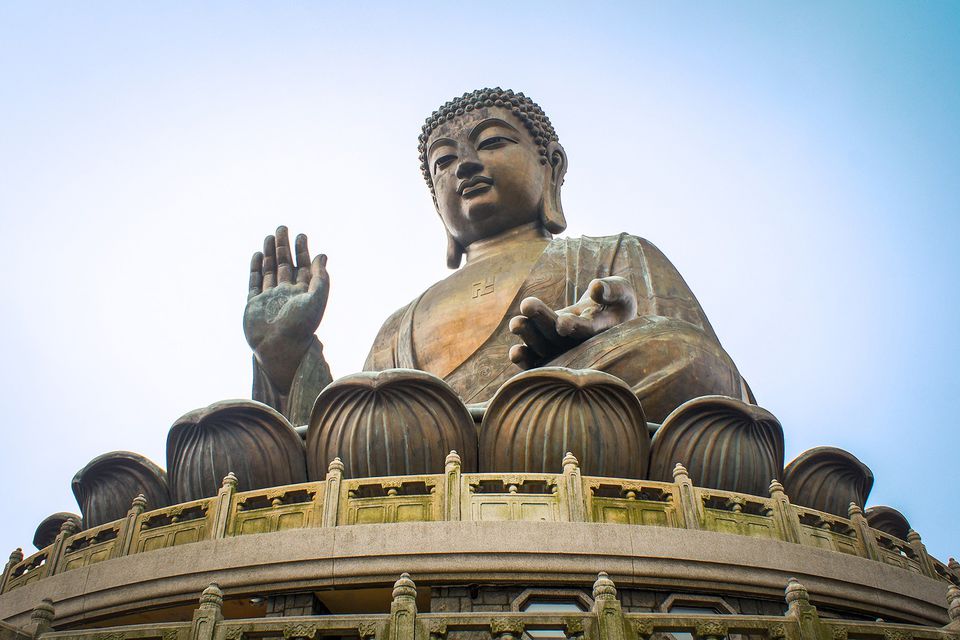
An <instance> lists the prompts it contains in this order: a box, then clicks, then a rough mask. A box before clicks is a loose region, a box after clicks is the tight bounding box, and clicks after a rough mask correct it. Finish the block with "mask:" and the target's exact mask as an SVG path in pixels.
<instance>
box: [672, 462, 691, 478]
mask: <svg viewBox="0 0 960 640" xmlns="http://www.w3.org/2000/svg"><path fill="white" fill-rule="evenodd" d="M680 476H687V477H689V474H688V473H687V468H686V467H685V466H683V465H682V464H680V463H679V462H678V463H677V466H675V467H674V468H673V479H674V480H676V479H678V478H679V477H680Z"/></svg>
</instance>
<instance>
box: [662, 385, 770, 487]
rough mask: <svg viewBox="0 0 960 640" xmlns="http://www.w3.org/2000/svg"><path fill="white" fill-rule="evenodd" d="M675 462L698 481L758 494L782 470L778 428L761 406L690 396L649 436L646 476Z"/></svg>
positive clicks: (666, 471)
mask: <svg viewBox="0 0 960 640" xmlns="http://www.w3.org/2000/svg"><path fill="white" fill-rule="evenodd" d="M677 463H679V464H682V465H683V466H684V467H686V468H687V471H688V472H689V473H690V477H691V478H692V479H693V480H694V481H695V482H696V483H697V484H699V485H700V486H703V487H710V488H713V489H723V490H724V491H738V492H743V493H752V494H754V495H758V494H761V493H764V492H765V491H766V489H767V487H769V486H770V481H771V480H774V479H776V478H779V477H781V476H782V475H783V429H782V428H781V427H780V423H779V422H778V421H777V419H776V418H775V417H774V416H773V414H771V413H770V412H769V411H767V410H766V409H761V408H760V407H757V406H754V405H749V404H747V403H745V402H742V401H740V400H736V399H734V398H727V397H723V396H707V397H702V398H696V399H695V400H690V401H689V402H686V403H684V404H683V405H681V406H680V407H678V408H677V409H676V410H675V411H674V412H673V413H671V414H670V415H669V416H667V419H666V420H665V421H664V423H663V425H662V426H661V427H660V429H658V430H657V433H656V435H654V437H653V452H652V454H651V462H650V479H651V480H660V481H662V482H668V481H669V480H670V479H671V478H672V477H673V468H674V466H675V465H676V464H677Z"/></svg>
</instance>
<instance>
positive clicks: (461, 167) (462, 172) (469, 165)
mask: <svg viewBox="0 0 960 640" xmlns="http://www.w3.org/2000/svg"><path fill="white" fill-rule="evenodd" d="M481 171H483V164H482V163H481V162H480V158H478V157H477V152H476V151H474V150H472V149H471V150H469V151H465V152H461V155H460V160H459V163H458V164H457V177H458V178H460V179H463V178H469V177H471V176H475V175H477V174H478V173H480V172H481Z"/></svg>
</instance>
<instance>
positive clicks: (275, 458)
mask: <svg viewBox="0 0 960 640" xmlns="http://www.w3.org/2000/svg"><path fill="white" fill-rule="evenodd" d="M167 468H168V469H169V470H170V493H171V494H172V496H173V498H174V500H175V501H176V502H177V503H180V502H188V501H190V500H198V499H200V498H208V497H211V496H215V495H217V491H218V490H219V488H220V484H221V483H222V482H223V478H224V476H226V475H227V474H228V473H230V472H233V474H234V475H236V476H237V489H238V490H240V491H249V490H252V489H265V488H267V487H278V486H282V485H287V484H297V483H300V482H306V481H307V468H306V463H305V460H304V453H303V440H302V439H301V438H300V436H299V435H298V434H297V432H296V431H295V430H294V428H293V427H292V426H290V423H289V422H287V419H286V418H284V417H283V416H282V415H281V414H280V413H278V412H277V411H275V410H274V409H273V408H271V407H268V406H267V405H265V404H261V403H259V402H255V401H253V400H224V401H222V402H215V403H213V404H211V405H210V406H209V407H206V408H204V409H197V410H196V411H191V412H190V413H188V414H186V415H185V416H183V417H182V418H180V419H179V420H177V421H176V422H174V423H173V426H172V427H170V432H169V433H168V434H167Z"/></svg>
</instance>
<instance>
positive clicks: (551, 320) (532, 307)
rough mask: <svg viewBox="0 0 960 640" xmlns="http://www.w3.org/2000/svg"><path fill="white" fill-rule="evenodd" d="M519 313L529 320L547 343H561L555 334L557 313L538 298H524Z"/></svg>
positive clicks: (558, 336)
mask: <svg viewBox="0 0 960 640" xmlns="http://www.w3.org/2000/svg"><path fill="white" fill-rule="evenodd" d="M520 313H521V314H523V315H524V316H526V317H527V318H529V319H530V321H531V322H533V324H534V325H535V326H536V328H537V329H538V330H539V331H540V334H541V335H542V336H543V337H544V338H545V339H546V340H547V341H548V342H552V343H556V344H559V343H561V342H563V339H562V337H561V336H560V334H558V333H557V312H556V311H554V310H553V309H551V308H550V307H548V306H547V305H546V303H545V302H543V301H542V300H540V299H539V298H524V299H523V301H522V302H521V303H520Z"/></svg>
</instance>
